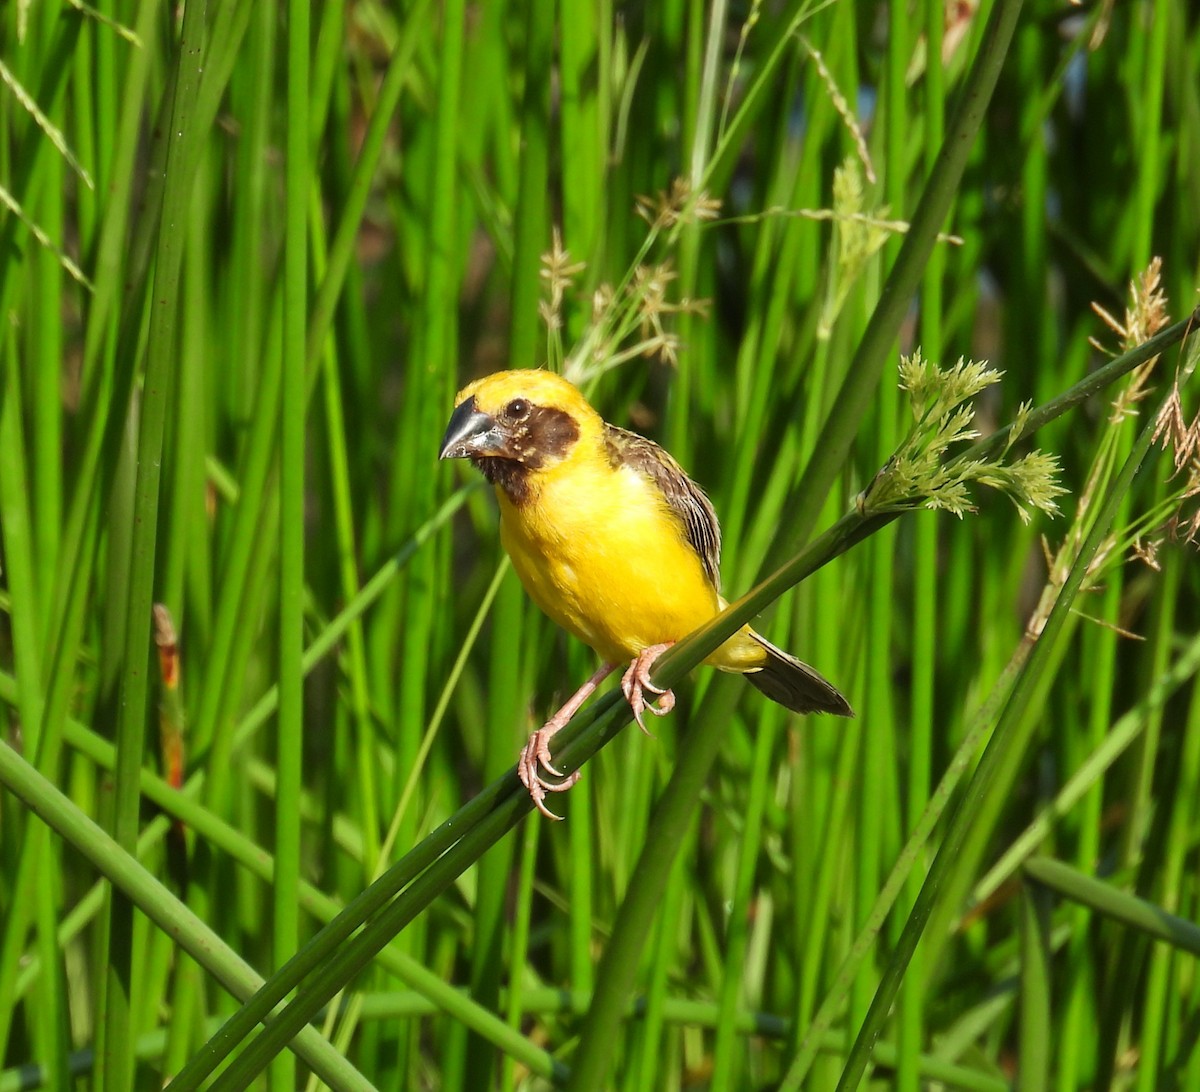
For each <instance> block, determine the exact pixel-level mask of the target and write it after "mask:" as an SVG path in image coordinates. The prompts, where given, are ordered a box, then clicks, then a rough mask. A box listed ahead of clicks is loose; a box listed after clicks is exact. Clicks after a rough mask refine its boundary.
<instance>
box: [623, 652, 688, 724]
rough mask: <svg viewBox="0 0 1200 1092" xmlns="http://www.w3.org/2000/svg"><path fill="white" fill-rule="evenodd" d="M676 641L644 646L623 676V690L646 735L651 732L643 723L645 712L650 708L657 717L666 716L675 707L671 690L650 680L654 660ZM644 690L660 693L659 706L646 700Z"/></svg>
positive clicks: (635, 717)
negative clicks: (643, 694)
mask: <svg viewBox="0 0 1200 1092" xmlns="http://www.w3.org/2000/svg"><path fill="white" fill-rule="evenodd" d="M674 643H675V642H674V641H667V642H666V643H664V644H661V645H651V646H650V647H649V648H643V649H642V651H641V652H639V653H638V654H637V656H635V657H634V659H633V662H632V663H631V664H630V665H629V670H628V671H626V672H625V674H624V675H623V676H622V678H621V692H622V693H623V694H624V695H625V700H626V701H627V702H629V707H630V708H631V709H632V710H633V719H634V720H636V721H637V722H638V727H639V728H640V729H641V730H642V731H643V732H645V733H646V735H650V733H649V732H648V731H646V726H645V725H644V724H643V723H642V713H643V712H645V711H646V710H647V709H649V710H650V712H651V713H653V714H654V715H655V716H656V717H665V716H666V715H667V714H668V713H669V712H670V711H671V710H672V709H674V708H675V695H674V694H673V693H671V691H670V690H664V689H662V687H659V686H655V685H654V683H652V682H651V681H650V668H651V667H652V666H653V665H654V661H655V660H657V659H658V657H659V656H660V655H662V653H664V652H666V650H667V649H668V648H670V647H671V646H672V645H673V644H674ZM643 690H649V691H650V693H652V694H657V695H659V700H658V706H657V707H655V706H654V705H651V704H650V703H649V702H647V701H646V699H645V698H644V697H643V696H642V691H643Z"/></svg>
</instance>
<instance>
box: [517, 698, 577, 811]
mask: <svg viewBox="0 0 1200 1092" xmlns="http://www.w3.org/2000/svg"><path fill="white" fill-rule="evenodd" d="M556 719H557V718H551V719H550V720H549V721H547V722H546V723H545V724H544V725H543V726H542V727H541V728H539V729H538V730H537V731H536V732H534V733H533V735H531V736H530V737H529V742H528V743H526V744H525V747H524V749H523V750H522V751H521V757H520V758H518V759H517V776H518V777H519V778H520V779H521V784H522V785H524V786H525V788H527V789H528V790H529V796H530V798H531V799H532V800H533V806H534V807H535V808H537V810H538V811H540V812H541V813H542V814H543V815H544V816H545V817H546V818H547V819H555V820H559V821H561V820H562V816H561V815H555V814H554V812H552V811H551V810H550V809H549V808H548V807H546V804H545V800H546V793H548V792H566V791H567V790H568V789H569V788H571V786H572V785H574V784H575V783H576V782H577V781H578V780H579V771H578V770H576V771H575V772H574V773H572V774H569V775H564V774H563V773H562V772H561V771H560V770H557V769H555V767H554V766H553V765H552V764H551V762H550V740H551V739H552V738H553V737H554V734H555V733H556V732H557V731H558V730H559V729H560V728H562V725H561V724H556V723H555V720H556ZM542 770H545V771H546V772H547V773H551V774H553V775H554V776H555V777H558V778H562V780H561V781H547V780H546V778H545V776H544V775H543V774H542Z"/></svg>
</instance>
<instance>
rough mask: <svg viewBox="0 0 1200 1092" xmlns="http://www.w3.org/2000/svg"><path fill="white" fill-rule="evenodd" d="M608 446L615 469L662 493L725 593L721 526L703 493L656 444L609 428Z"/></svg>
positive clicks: (606, 434)
mask: <svg viewBox="0 0 1200 1092" xmlns="http://www.w3.org/2000/svg"><path fill="white" fill-rule="evenodd" d="M604 442H605V444H606V446H607V447H608V457H609V459H611V460H612V464H613V466H622V465H623V466H629V467H632V468H633V469H634V470H636V471H638V473H640V474H643V475H645V476H646V477H647V478H649V479H650V481H652V482H653V483H654V484H655V485H656V486H658V488H659V489H660V490H662V494H663V496H664V497H665V498H666V500H667V504H668V505H669V506H670V508H671V510H672V511H673V512H674V513H675V514H676V515H677V516H678V517H679V519H680V522H682V524H683V529H684V532H685V533H686V535H687V540H688V542H689V543H690V544H691V547H692V549H693V550H695V551H696V553H697V555H698V556H699V558H700V563H701V564H702V565H703V566H704V572H705V574H706V575H707V576H708V578H709V580H711V581H712V584H713V587H714V588H716V589H717V590H718V591H720V589H721V525H720V524H719V523H717V513H716V512H714V511H713V506H712V503H711V502H710V501H709V499H708V498H707V497H706V496H705V495H704V492H703V490H702V489H701V488H700V487H699V486H698V485H697V484H696V483H695V482H694V481H692V479H691V478H689V477H688V476H687V474H685V473H684V470H683V467H681V466H680V465H679V464H678V463H677V462H676V461H675V460H674V459H672V458H671V456H670V455H668V454H667V453H666V452H665V451H664V450H663V449H662V448H661V447H659V446H658V444H656V443H654V441H653V440H647V439H646V438H645V437H644V436H639V435H638V434H637V433H636V432H629V431H628V430H627V429H623V428H617V426H616V425H610V424H607V423H606V424H605V426H604Z"/></svg>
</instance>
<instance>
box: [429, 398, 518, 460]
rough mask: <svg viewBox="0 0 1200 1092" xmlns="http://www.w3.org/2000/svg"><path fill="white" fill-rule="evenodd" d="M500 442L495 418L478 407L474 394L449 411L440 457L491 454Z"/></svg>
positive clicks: (456, 457) (458, 457)
mask: <svg viewBox="0 0 1200 1092" xmlns="http://www.w3.org/2000/svg"><path fill="white" fill-rule="evenodd" d="M501 442H502V439H501V437H500V435H499V430H498V429H497V426H496V419H495V418H494V417H490V416H488V414H486V413H484V412H483V411H482V410H481V409H479V407H478V406H477V405H476V404H475V399H474V397H471V398H468V399H467V400H466V401H465V402H463V403H461V404H460V405H458V406H457V407H455V410H454V413H452V414H451V415H450V423H449V424H448V425H447V426H446V435H445V436H443V437H442V452H441V454H440V455H439V456H438V458H439V459H466V458H469V457H470V456H472V455H488V454H491V453H494V452H495V451H497V450H498V449H499V447H500V445H501Z"/></svg>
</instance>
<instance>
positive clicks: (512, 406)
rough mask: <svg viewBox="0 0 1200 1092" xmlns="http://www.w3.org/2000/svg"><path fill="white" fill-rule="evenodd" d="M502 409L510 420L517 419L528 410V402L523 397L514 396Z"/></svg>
mask: <svg viewBox="0 0 1200 1092" xmlns="http://www.w3.org/2000/svg"><path fill="white" fill-rule="evenodd" d="M504 409H505V412H506V413H507V414H508V416H509V417H510V418H511V419H512V420H514V421H519V420H520V419H521V418H522V417H524V416H525V415H526V414H527V413H528V412H529V403H528V402H526V401H525V399H524V398H514V399H513V400H512V401H511V402H509V404H508V405H507V406H505V407H504Z"/></svg>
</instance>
